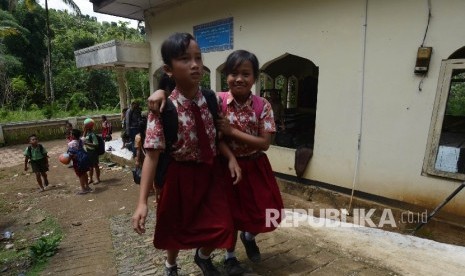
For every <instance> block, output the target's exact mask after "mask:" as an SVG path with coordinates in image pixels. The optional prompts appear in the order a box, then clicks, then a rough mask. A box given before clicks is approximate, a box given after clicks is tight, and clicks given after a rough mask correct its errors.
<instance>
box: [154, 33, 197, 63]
mask: <svg viewBox="0 0 465 276" xmlns="http://www.w3.org/2000/svg"><path fill="white" fill-rule="evenodd" d="M191 40H195V39H194V37H193V36H192V35H191V34H189V33H174V34H172V35H171V36H169V37H168V38H167V39H166V40H165V41H163V44H162V45H161V57H162V59H163V62H164V63H165V64H166V65H168V66H171V65H172V60H173V59H175V58H178V57H180V56H182V55H183V54H184V53H185V52H186V50H187V48H188V47H189V44H190V42H191Z"/></svg>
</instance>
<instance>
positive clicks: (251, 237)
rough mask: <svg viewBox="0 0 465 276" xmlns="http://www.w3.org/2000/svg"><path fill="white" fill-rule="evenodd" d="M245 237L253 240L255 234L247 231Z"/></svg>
mask: <svg viewBox="0 0 465 276" xmlns="http://www.w3.org/2000/svg"><path fill="white" fill-rule="evenodd" d="M245 239H246V240H248V241H253V240H255V236H254V235H252V234H250V233H249V232H245Z"/></svg>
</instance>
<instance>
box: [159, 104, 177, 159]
mask: <svg viewBox="0 0 465 276" xmlns="http://www.w3.org/2000/svg"><path fill="white" fill-rule="evenodd" d="M161 122H162V125H163V134H164V135H165V143H166V150H167V151H171V149H172V146H173V144H174V143H175V142H176V141H177V140H178V111H177V110H176V107H175V106H174V103H173V101H171V99H170V98H167V99H166V104H165V109H164V110H163V112H162V113H161Z"/></svg>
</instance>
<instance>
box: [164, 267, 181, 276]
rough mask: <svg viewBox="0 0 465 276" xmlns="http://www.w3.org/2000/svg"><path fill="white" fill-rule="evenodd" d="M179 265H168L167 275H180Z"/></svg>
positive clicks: (166, 268)
mask: <svg viewBox="0 0 465 276" xmlns="http://www.w3.org/2000/svg"><path fill="white" fill-rule="evenodd" d="M178 269H179V268H178V266H177V265H175V266H172V267H166V266H165V276H178Z"/></svg>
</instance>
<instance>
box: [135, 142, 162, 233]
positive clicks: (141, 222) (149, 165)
mask: <svg viewBox="0 0 465 276" xmlns="http://www.w3.org/2000/svg"><path fill="white" fill-rule="evenodd" d="M159 156H160V150H154V149H148V150H147V152H146V156H145V160H144V164H143V165H142V176H141V181H140V191H139V200H138V203H137V207H136V210H135V211H134V214H133V216H132V228H133V229H134V231H136V232H137V233H138V234H139V235H140V234H143V233H145V220H146V218H147V214H148V208H147V198H148V196H149V192H150V188H151V187H153V179H154V178H155V171H156V168H157V165H158V158H159Z"/></svg>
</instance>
